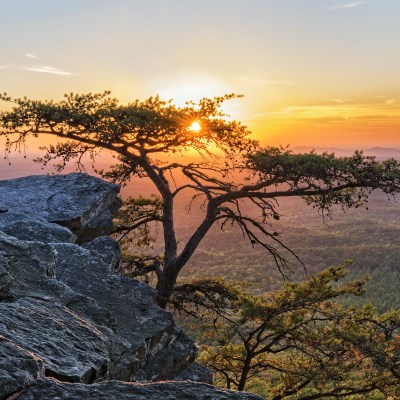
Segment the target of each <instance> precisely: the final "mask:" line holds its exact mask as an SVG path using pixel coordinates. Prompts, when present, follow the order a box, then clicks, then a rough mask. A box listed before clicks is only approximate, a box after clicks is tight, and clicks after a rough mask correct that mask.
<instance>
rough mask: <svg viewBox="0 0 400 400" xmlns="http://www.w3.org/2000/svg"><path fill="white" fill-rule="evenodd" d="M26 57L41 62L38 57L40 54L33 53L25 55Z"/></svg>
mask: <svg viewBox="0 0 400 400" xmlns="http://www.w3.org/2000/svg"><path fill="white" fill-rule="evenodd" d="M24 56H25V57H28V58H33V59H34V60H40V57H39V56H38V54H37V53H35V52H33V51H31V52H29V53H26V54H24Z"/></svg>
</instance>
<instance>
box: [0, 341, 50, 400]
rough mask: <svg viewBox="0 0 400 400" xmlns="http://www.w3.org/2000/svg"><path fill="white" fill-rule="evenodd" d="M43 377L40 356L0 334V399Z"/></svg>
mask: <svg viewBox="0 0 400 400" xmlns="http://www.w3.org/2000/svg"><path fill="white" fill-rule="evenodd" d="M44 377H45V373H44V366H43V361H42V360H41V359H40V358H38V357H35V356H34V355H33V354H32V353H30V352H29V351H27V350H25V349H23V348H21V347H19V346H18V345H16V344H15V343H13V342H12V341H11V340H8V339H6V338H5V337H4V336H0V400H3V399H7V398H8V397H9V396H11V395H12V394H13V393H16V392H18V391H20V390H22V389H23V388H24V387H26V386H29V385H32V383H33V382H34V381H35V380H36V379H40V378H44Z"/></svg>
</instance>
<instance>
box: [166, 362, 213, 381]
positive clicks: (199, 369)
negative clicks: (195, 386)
mask: <svg viewBox="0 0 400 400" xmlns="http://www.w3.org/2000/svg"><path fill="white" fill-rule="evenodd" d="M173 380H174V381H193V382H203V383H209V384H212V380H213V379H212V371H211V370H210V369H208V368H207V367H205V366H204V365H200V364H198V363H196V362H194V363H192V364H190V365H189V366H188V367H187V368H186V369H185V370H183V371H182V372H180V373H179V374H178V375H176V376H175V377H174V379H173Z"/></svg>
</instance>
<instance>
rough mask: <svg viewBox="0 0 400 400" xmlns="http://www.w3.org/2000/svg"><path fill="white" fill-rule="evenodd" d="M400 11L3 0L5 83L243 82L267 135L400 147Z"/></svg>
mask: <svg viewBox="0 0 400 400" xmlns="http://www.w3.org/2000/svg"><path fill="white" fill-rule="evenodd" d="M399 21H400V0H364V1H353V0H113V1H110V0H0V34H1V38H2V39H1V52H0V91H1V92H7V93H8V94H10V95H11V96H13V97H18V96H28V97H32V98H38V99H45V98H48V99H49V98H53V99H61V98H62V95H63V94H64V93H66V92H79V93H83V92H89V91H91V92H98V91H103V90H105V89H110V90H111V91H112V93H113V95H115V96H116V97H119V98H120V99H121V102H123V103H126V102H128V101H130V100H133V99H135V98H140V99H144V98H146V97H149V96H151V95H155V94H160V95H161V97H163V98H165V99H169V98H174V99H175V101H176V102H177V103H178V104H181V103H183V102H184V101H185V100H189V99H194V100H196V99H198V98H199V97H203V96H208V97H212V96H218V95H222V94H225V93H231V92H235V93H239V94H243V95H244V96H245V97H244V98H243V99H237V100H235V101H232V102H231V103H230V104H228V105H227V108H226V109H227V111H228V112H229V113H230V114H231V115H232V116H233V117H234V118H235V119H239V120H241V121H242V122H244V123H245V124H246V125H248V126H249V128H250V129H251V130H252V131H253V133H254V137H255V138H257V139H259V140H260V141H261V142H262V143H263V144H271V145H278V144H283V145H287V144H290V145H292V146H302V145H304V146H342V147H348V148H350V147H352V146H354V147H360V146H361V147H362V146H398V147H399V146H400V137H399V136H400V135H399V133H400V46H399V40H400V23H399ZM1 107H3V108H4V105H0V108H1Z"/></svg>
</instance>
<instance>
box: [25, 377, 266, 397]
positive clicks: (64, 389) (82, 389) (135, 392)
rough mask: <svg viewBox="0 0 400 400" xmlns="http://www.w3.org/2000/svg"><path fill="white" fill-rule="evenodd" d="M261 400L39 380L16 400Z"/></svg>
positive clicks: (185, 387) (200, 390)
mask: <svg viewBox="0 0 400 400" xmlns="http://www.w3.org/2000/svg"><path fill="white" fill-rule="evenodd" d="M43 399H46V400H56V399H57V400H59V399H63V400H77V399H92V400H110V399H118V400H125V399H126V400H160V399H162V400H260V399H261V397H258V396H256V395H253V394H249V393H243V392H233V391H229V390H221V389H217V388H215V387H213V386H210V385H207V384H201V383H193V382H162V383H150V384H142V385H139V384H132V383H131V384H130V383H121V382H115V381H114V382H102V383H96V384H93V385H82V384H61V383H60V382H57V381H55V380H50V379H48V380H47V379H46V380H40V381H38V382H37V383H36V384H35V385H33V386H31V387H29V388H27V389H26V390H24V391H23V392H22V393H21V394H20V395H19V396H18V400H43Z"/></svg>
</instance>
